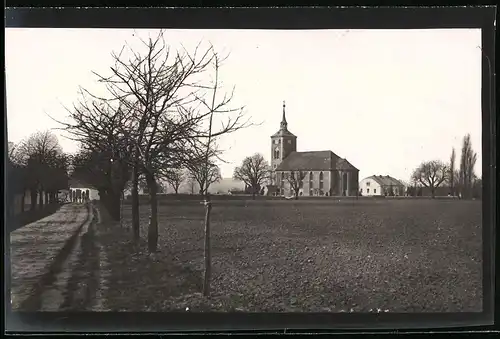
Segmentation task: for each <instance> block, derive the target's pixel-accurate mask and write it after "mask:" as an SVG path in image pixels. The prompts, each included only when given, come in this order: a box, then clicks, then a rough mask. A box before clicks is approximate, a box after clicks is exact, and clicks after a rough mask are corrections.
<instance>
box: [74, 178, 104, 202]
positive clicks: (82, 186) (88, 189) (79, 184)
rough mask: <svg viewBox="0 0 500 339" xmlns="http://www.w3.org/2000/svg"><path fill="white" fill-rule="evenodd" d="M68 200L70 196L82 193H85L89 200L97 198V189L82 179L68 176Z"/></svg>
mask: <svg viewBox="0 0 500 339" xmlns="http://www.w3.org/2000/svg"><path fill="white" fill-rule="evenodd" d="M69 194H70V195H71V196H70V197H69V200H70V201H71V199H72V198H71V197H73V198H74V197H77V196H78V197H79V196H81V195H82V194H86V195H87V196H88V198H89V200H99V198H100V197H99V191H98V190H97V189H96V188H95V187H94V186H93V185H90V184H88V183H86V182H84V181H82V180H77V179H74V178H70V180H69Z"/></svg>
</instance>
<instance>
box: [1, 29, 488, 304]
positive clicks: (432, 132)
mask: <svg viewBox="0 0 500 339" xmlns="http://www.w3.org/2000/svg"><path fill="white" fill-rule="evenodd" d="M5 50H6V61H5V62H6V66H5V67H6V91H7V128H8V131H7V140H8V154H7V155H6V158H7V159H6V166H7V169H6V185H7V186H6V188H7V193H6V203H5V204H6V209H7V213H8V224H7V225H6V226H5V227H6V228H7V232H8V234H9V236H8V237H10V253H9V256H10V272H11V276H10V281H9V283H10V292H11V296H10V301H11V307H12V311H14V312H15V311H41V312H44V311H47V312H54V311H56V312H66V311H93V312H107V311H125V312H172V311H181V312H332V313H340V312H346V313H411V312H481V311H482V309H483V302H482V299H483V290H482V286H483V272H482V267H483V249H482V241H483V239H482V192H483V186H482V173H481V170H482V157H481V149H482V144H481V143H482V133H481V126H482V120H481V117H482V105H483V104H484V103H483V104H482V102H481V83H482V73H481V67H482V62H484V57H483V51H482V46H481V30H480V29H411V30H409V29H408V30H405V29H400V30H397V29H393V30H384V29H377V30H369V29H365V30H361V29H352V30H349V29H335V30H251V29H246V30H230V29H220V30H204V29H184V30H181V29H163V30H160V29H63V28H6V45H5Z"/></svg>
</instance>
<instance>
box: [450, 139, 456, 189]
mask: <svg viewBox="0 0 500 339" xmlns="http://www.w3.org/2000/svg"><path fill="white" fill-rule="evenodd" d="M455 158H456V155H455V148H452V150H451V156H450V165H449V176H448V178H449V183H450V191H451V192H450V194H451V196H453V197H454V196H455Z"/></svg>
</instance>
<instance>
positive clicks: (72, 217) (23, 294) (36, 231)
mask: <svg viewBox="0 0 500 339" xmlns="http://www.w3.org/2000/svg"><path fill="white" fill-rule="evenodd" d="M90 211H91V208H90V207H89V206H88V205H83V204H67V205H64V206H63V207H61V209H60V210H59V211H58V212H56V213H55V214H53V215H50V216H48V217H46V218H44V219H41V220H38V221H36V222H34V223H32V224H29V225H26V226H24V227H21V228H20V229H18V230H16V231H13V232H11V233H10V262H11V302H12V310H13V311H18V310H23V311H57V310H58V309H59V308H60V306H61V305H62V304H63V302H64V299H65V295H66V294H67V293H66V290H67V281H68V280H69V278H70V276H71V269H70V267H69V264H70V262H69V260H68V258H69V257H71V255H70V254H71V253H72V251H73V250H74V249H75V245H77V244H78V243H79V241H80V236H81V232H82V230H83V229H87V228H88V226H89V225H90V224H91V221H92V214H91V213H90Z"/></svg>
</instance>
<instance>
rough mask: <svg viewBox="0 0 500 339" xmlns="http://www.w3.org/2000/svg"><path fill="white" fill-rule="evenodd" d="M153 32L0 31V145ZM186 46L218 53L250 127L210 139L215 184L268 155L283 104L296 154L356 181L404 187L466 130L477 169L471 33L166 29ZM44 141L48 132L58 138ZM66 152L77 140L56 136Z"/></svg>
mask: <svg viewBox="0 0 500 339" xmlns="http://www.w3.org/2000/svg"><path fill="white" fill-rule="evenodd" d="M156 32H157V31H155V30H139V31H137V30H135V31H134V30H128V29H119V30H118V29H116V30H115V29H40V28H36V29H18V28H15V29H11V28H7V29H6V43H5V50H6V73H7V112H8V116H7V118H8V138H9V141H13V142H19V141H20V140H22V139H23V138H24V137H26V136H28V135H30V134H31V133H33V132H35V131H37V130H45V129H51V128H54V127H57V124H56V123H54V122H53V121H52V120H51V119H50V118H49V117H48V116H47V115H46V114H45V112H47V113H49V114H50V115H51V116H53V117H55V118H57V119H63V118H64V117H65V116H66V115H67V113H66V111H65V109H64V108H63V105H67V106H71V104H72V103H73V102H74V101H75V100H76V99H77V97H78V96H77V91H78V87H79V86H83V87H85V88H87V89H90V90H91V91H92V90H98V89H97V88H98V86H100V85H98V84H97V82H96V77H95V76H94V75H93V74H92V73H91V71H96V72H98V73H102V74H109V66H111V65H112V58H111V56H110V53H111V51H113V50H114V51H119V50H120V49H121V47H122V46H123V44H124V42H125V41H127V42H129V43H130V44H134V43H135V42H134V41H137V40H136V37H135V36H133V34H136V35H137V34H139V35H140V36H144V37H147V36H148V35H152V36H154V35H155V34H156ZM166 37H167V41H168V42H169V43H170V44H171V45H172V46H173V47H174V48H176V47H178V46H179V44H180V43H182V44H183V45H185V47H186V48H187V49H188V50H189V49H192V48H193V46H195V45H196V44H197V43H198V42H200V41H201V40H202V41H205V42H208V41H209V42H211V43H212V44H213V45H214V47H215V49H216V50H217V51H219V52H222V53H227V52H230V56H229V59H228V60H227V61H226V62H225V64H224V66H223V68H222V70H221V75H220V76H221V78H222V81H223V82H224V84H225V86H228V88H229V85H235V86H236V91H235V97H234V106H240V105H244V106H245V112H246V114H247V115H248V116H249V117H251V118H252V120H253V121H254V122H261V123H262V124H261V125H260V126H258V127H252V128H249V129H246V130H242V131H239V132H237V133H235V134H233V135H231V136H228V137H226V138H224V139H223V140H222V141H221V146H222V148H224V149H226V150H227V151H226V152H225V155H224V158H225V160H226V161H227V162H228V164H223V165H222V166H221V168H222V175H223V177H231V176H232V172H233V169H234V167H235V166H237V165H239V164H240V163H241V161H242V160H243V158H244V157H245V156H247V155H251V154H253V153H256V152H260V153H262V154H264V155H265V157H266V158H267V159H268V160H270V157H271V154H270V136H271V134H273V133H274V132H276V131H277V130H278V129H279V123H280V120H281V115H282V103H283V100H285V101H286V107H287V110H286V112H287V113H286V114H287V120H288V128H289V130H290V131H291V132H292V133H294V134H295V135H297V137H298V141H297V143H298V149H297V150H298V151H310V150H318V151H320V150H331V151H333V152H334V153H336V154H337V155H339V156H340V157H345V158H347V159H348V160H349V161H350V162H351V163H352V164H353V165H354V166H356V167H357V168H359V170H360V179H361V178H364V177H367V176H370V175H373V174H377V175H378V174H383V175H386V174H387V175H391V176H394V177H396V178H398V179H402V180H408V178H409V176H410V174H411V171H412V170H413V169H414V168H415V167H416V166H418V164H419V163H420V162H422V161H423V160H433V159H440V160H443V161H448V159H449V156H450V153H451V149H452V147H455V148H457V151H458V152H459V149H460V145H461V139H462V137H463V136H464V135H465V134H467V133H470V134H471V137H472V143H473V147H474V149H475V151H476V152H477V153H478V160H477V164H476V173H478V174H481V163H482V158H481V51H480V49H479V48H478V46H481V31H480V30H479V29H439V30H438V29H432V30H304V31H269V30H167V31H166ZM56 134H58V135H59V133H58V132H56ZM60 142H61V145H62V146H63V148H64V150H65V151H67V152H74V151H75V150H76V147H77V145H76V144H75V143H73V142H72V141H69V140H67V139H64V138H63V137H60Z"/></svg>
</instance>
